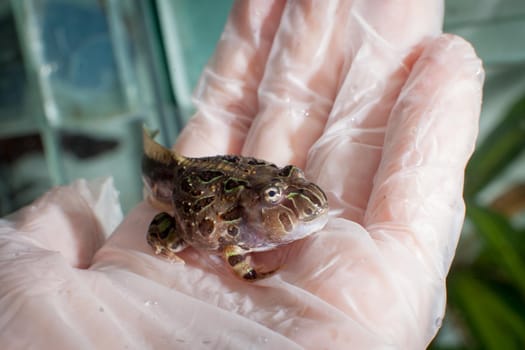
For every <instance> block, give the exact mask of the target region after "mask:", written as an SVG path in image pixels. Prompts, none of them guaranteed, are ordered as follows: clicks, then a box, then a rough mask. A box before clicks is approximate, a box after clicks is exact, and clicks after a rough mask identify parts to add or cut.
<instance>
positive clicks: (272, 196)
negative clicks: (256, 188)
mask: <svg viewBox="0 0 525 350" xmlns="http://www.w3.org/2000/svg"><path fill="white" fill-rule="evenodd" d="M281 196H282V191H281V188H279V187H277V186H271V187H268V188H267V189H266V190H264V200H266V201H267V202H268V203H272V204H274V203H277V202H278V201H280V200H281Z"/></svg>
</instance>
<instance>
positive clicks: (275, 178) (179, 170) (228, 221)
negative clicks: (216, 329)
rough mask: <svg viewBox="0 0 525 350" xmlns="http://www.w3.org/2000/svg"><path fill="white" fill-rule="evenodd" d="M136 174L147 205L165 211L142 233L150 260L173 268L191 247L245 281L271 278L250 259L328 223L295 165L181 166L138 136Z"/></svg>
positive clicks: (220, 159)
mask: <svg viewBox="0 0 525 350" xmlns="http://www.w3.org/2000/svg"><path fill="white" fill-rule="evenodd" d="M142 173H143V179H144V182H145V184H146V186H147V188H148V189H149V191H150V193H151V197H152V199H153V202H155V203H157V205H158V206H160V207H163V208H165V209H167V210H166V211H168V212H161V213H160V214H158V215H157V216H155V218H154V219H153V221H152V222H151V224H150V226H149V229H148V233H147V241H148V243H149V245H150V246H151V247H152V248H153V249H154V251H155V253H156V254H160V255H162V256H164V257H166V258H168V259H171V260H179V259H180V258H178V257H177V255H176V253H177V252H179V251H181V250H182V249H184V248H185V247H186V246H188V245H190V246H192V247H194V248H196V249H200V250H206V251H209V252H212V253H215V254H219V255H221V256H222V257H223V259H224V260H225V261H226V263H227V265H228V266H229V267H230V268H231V269H232V270H233V272H234V273H235V274H236V275H237V276H238V277H240V278H242V279H244V280H247V281H254V280H258V279H261V278H264V277H267V276H269V275H270V274H271V273H273V272H274V271H275V270H273V271H259V270H258V269H257V268H256V267H255V266H252V263H251V259H250V256H249V253H251V252H259V251H266V250H271V249H273V248H276V247H278V246H281V245H284V244H288V243H290V242H293V241H296V240H298V239H301V238H304V237H306V236H308V235H310V234H312V233H314V232H316V231H319V230H320V229H321V228H322V227H323V226H324V225H325V224H326V222H327V212H328V203H327V198H326V195H325V194H324V192H323V191H322V190H321V188H320V187H319V186H317V185H316V184H314V183H312V182H310V181H308V180H306V179H305V177H304V174H303V172H302V171H301V170H300V169H299V168H297V167H295V166H293V165H288V166H285V167H282V168H279V167H277V166H276V165H275V164H272V163H269V162H266V161H263V160H259V159H255V158H249V157H240V156H236V155H223V156H214V157H203V158H187V157H183V156H181V155H179V154H177V153H175V152H173V151H171V150H169V149H167V148H165V147H163V146H161V145H159V144H158V143H156V142H155V141H153V139H152V137H151V136H150V135H149V133H148V132H147V131H146V130H144V156H143V160H142Z"/></svg>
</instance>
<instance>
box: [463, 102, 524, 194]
mask: <svg viewBox="0 0 525 350" xmlns="http://www.w3.org/2000/svg"><path fill="white" fill-rule="evenodd" d="M523 149H525V96H524V97H522V98H521V99H519V100H518V102H517V103H515V104H514V105H513V106H512V107H511V108H510V110H509V112H508V113H507V114H506V115H505V117H504V118H503V119H502V121H501V122H500V123H499V124H498V126H497V127H496V128H495V129H494V130H493V131H492V132H491V133H490V134H489V135H488V136H487V138H486V139H485V140H484V141H483V143H482V144H481V145H480V146H479V147H478V149H477V150H476V152H474V154H473V155H472V158H471V159H470V162H469V164H468V166H467V170H466V177H465V178H466V180H465V196H467V197H472V196H473V195H475V194H476V193H477V192H478V191H479V190H481V189H482V188H483V187H484V186H485V185H487V184H488V183H489V182H490V181H492V180H493V179H494V178H495V177H496V176H497V175H498V174H500V172H501V171H502V170H503V169H505V168H506V167H507V166H508V165H509V164H510V163H511V162H512V161H513V160H514V159H515V158H516V157H517V156H518V155H519V154H520V153H521V151H522V150H523Z"/></svg>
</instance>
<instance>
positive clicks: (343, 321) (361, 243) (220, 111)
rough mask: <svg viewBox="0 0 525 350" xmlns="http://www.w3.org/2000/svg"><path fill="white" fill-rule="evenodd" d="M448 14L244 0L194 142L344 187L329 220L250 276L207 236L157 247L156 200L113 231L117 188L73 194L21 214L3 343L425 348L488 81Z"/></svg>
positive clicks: (188, 135)
mask: <svg viewBox="0 0 525 350" xmlns="http://www.w3.org/2000/svg"><path fill="white" fill-rule="evenodd" d="M441 12H442V3H441V1H430V0H429V1H408V0H407V1H404V2H397V3H395V4H394V3H389V4H388V5H386V4H385V3H383V2H379V3H376V2H370V1H362V2H359V1H354V2H352V1H327V2H315V1H312V2H307V1H303V2H287V3H285V2H282V1H263V2H260V3H257V2H247V1H244V2H243V1H239V2H237V3H236V4H235V5H234V8H233V10H232V14H231V15H230V18H229V21H228V24H227V26H226V28H225V31H224V34H223V36H222V37H221V40H220V42H219V44H218V47H217V51H216V53H215V55H214V57H213V59H212V60H211V61H210V63H209V65H208V67H207V68H206V69H205V71H204V74H203V78H202V79H201V83H200V85H199V87H198V89H197V91H196V98H195V104H196V107H197V113H196V115H195V116H194V117H193V118H192V119H191V121H190V122H189V124H188V125H187V127H186V128H185V130H184V131H183V133H182V134H181V135H180V137H179V139H178V142H177V144H176V146H175V147H176V148H177V150H178V151H180V152H181V153H182V154H184V155H187V156H203V155H210V154H226V153H241V154H244V155H250V156H255V157H258V158H263V159H266V160H269V161H272V162H275V163H277V164H280V165H284V164H288V163H293V164H295V165H298V166H300V167H302V168H304V169H305V172H306V176H307V177H308V178H309V179H311V180H313V181H315V182H316V183H318V184H319V185H320V186H321V187H322V188H323V189H324V190H325V192H326V193H327V195H328V198H329V204H330V208H331V211H330V220H329V222H328V224H327V226H326V227H325V228H324V229H323V230H322V231H320V232H319V233H317V234H316V235H314V236H312V237H309V238H307V239H305V240H302V241H299V242H295V243H293V244H290V245H287V246H284V247H281V248H279V249H277V250H275V251H272V252H267V253H261V254H258V256H256V257H255V258H256V259H258V260H259V261H260V262H261V263H263V264H264V263H268V262H269V263H275V262H278V263H279V264H281V263H282V264H283V266H282V268H281V269H280V270H279V271H278V272H277V273H276V274H275V275H273V276H272V277H270V278H268V279H265V280H262V281H260V282H257V283H247V282H245V281H242V280H239V279H237V278H235V277H233V276H232V275H231V274H229V273H228V272H227V270H226V269H225V268H224V266H223V264H222V263H221V262H220V261H217V260H216V259H214V258H213V257H208V256H207V255H206V254H204V253H201V252H198V251H196V250H193V249H191V248H189V249H186V250H185V251H183V252H181V253H180V256H181V258H182V259H184V261H185V262H186V263H185V264H178V263H169V262H167V261H165V260H163V259H161V258H159V257H157V256H155V255H154V254H153V251H152V250H151V249H150V247H149V246H148V245H147V243H146V240H145V233H146V231H147V227H148V224H149V222H150V221H151V219H152V217H153V216H154V215H155V213H156V210H155V209H154V208H152V207H151V206H150V205H149V204H148V203H146V202H143V203H140V204H139V205H138V206H137V207H136V208H135V209H134V210H132V212H131V213H130V214H129V215H128V216H127V217H126V218H124V220H123V222H122V223H121V224H120V225H119V227H118V228H117V229H116V230H115V231H114V232H113V234H112V235H111V236H110V238H109V239H107V240H105V239H104V237H103V235H102V232H103V231H104V229H103V228H104V227H105V226H104V225H105V224H104V223H105V222H107V221H108V220H110V218H109V217H108V215H107V213H108V210H105V209H103V208H102V209H101V206H103V205H104V204H106V205H107V206H108V207H111V203H112V199H111V198H109V197H111V194H112V193H113V192H112V190H111V186H110V184H109V183H106V184H105V185H104V186H102V190H100V189H99V191H98V192H97V191H94V190H92V191H90V190H89V189H88V188H87V187H86V186H85V184H84V183H77V184H76V185H73V186H70V187H65V188H60V189H57V190H54V191H53V192H51V193H50V194H48V195H47V196H45V197H44V198H42V199H41V200H40V201H38V202H37V203H36V204H35V206H33V209H31V208H27V209H25V210H23V211H21V212H20V213H19V214H18V216H16V217H14V218H13V219H12V221H11V223H8V222H6V223H4V225H3V226H2V232H3V234H2V236H1V237H2V238H1V239H2V242H4V243H3V244H2V246H1V247H0V254H1V256H2V257H3V258H2V259H0V264H1V265H2V266H0V271H2V277H1V279H2V283H1V284H0V285H1V286H2V287H0V295H1V296H2V298H1V299H0V302H1V303H2V304H3V305H2V307H4V310H10V311H9V312H4V313H3V315H1V316H0V323H1V324H2V327H1V328H0V330H1V332H2V333H1V334H2V337H1V338H2V339H6V341H9V342H10V343H9V344H14V345H17V344H27V342H29V343H34V342H37V341H38V342H42V343H41V344H46V342H48V343H47V344H49V345H51V344H52V343H51V341H53V339H54V338H53V337H52V336H54V337H55V338H56V339H60V341H61V343H60V344H59V345H62V346H63V347H64V348H71V347H74V348H79V347H82V346H84V347H86V348H93V347H96V348H117V347H123V346H127V347H129V348H145V347H153V348H163V347H169V346H171V347H176V348H192V349H194V348H201V347H203V348H205V347H210V348H225V349H226V348H228V349H232V348H246V347H250V346H251V347H255V348H266V347H268V348H279V349H284V348H286V349H292V348H300V347H306V348H315V349H318V348H330V349H334V348H358V349H373V348H402V349H407V348H416V349H417V348H423V347H425V346H426V345H427V344H428V342H429V341H430V340H431V339H432V337H433V336H434V335H435V333H436V332H437V330H438V328H439V326H440V320H441V318H442V315H443V312H444V305H445V277H446V274H447V272H448V269H449V266H450V263H451V260H452V257H453V254H454V250H455V246H456V243H457V240H458V237H459V232H460V229H461V225H462V219H463V215H464V204H463V200H462V184H463V170H464V167H465V164H466V162H467V160H468V157H469V156H470V154H471V152H472V149H473V146H474V141H475V137H476V133H477V118H478V116H479V108H480V100H481V85H482V78H483V71H482V68H481V64H480V61H479V59H478V58H477V57H476V55H475V53H474V51H473V50H472V48H471V47H470V45H469V44H468V43H466V42H464V41H463V40H462V39H460V38H457V37H453V36H449V35H441V34H440V26H441ZM391 14H392V15H391ZM404 15H406V17H404ZM104 194H106V195H109V197H105V196H104ZM34 208H37V209H38V210H35V209H34ZM104 213H105V214H106V217H105V218H104V217H103V216H104V215H103V214H104ZM57 251H58V253H57ZM15 311H16V312H15ZM28 324H29V325H30V326H28ZM28 335H29V337H28V338H27V340H23V339H26V338H23V337H27V336H28ZM51 335H52V336H51ZM18 336H20V337H22V338H21V339H22V340H17V339H18V338H17V337H18ZM2 341H3V340H2ZM17 342H18V343H17ZM24 342H26V343H24ZM79 344H80V346H79ZM55 345H56V343H55ZM40 347H43V346H40Z"/></svg>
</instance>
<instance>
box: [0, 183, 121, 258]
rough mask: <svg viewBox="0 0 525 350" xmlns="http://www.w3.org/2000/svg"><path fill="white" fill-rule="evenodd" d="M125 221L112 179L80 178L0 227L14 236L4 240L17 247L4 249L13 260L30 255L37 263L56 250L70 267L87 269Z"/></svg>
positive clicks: (45, 197)
mask: <svg viewBox="0 0 525 350" xmlns="http://www.w3.org/2000/svg"><path fill="white" fill-rule="evenodd" d="M121 218H122V212H121V210H120V205H119V204H118V198H117V194H116V190H115V188H114V186H113V182H112V180H111V179H105V180H103V181H98V182H97V181H93V182H91V183H87V182H86V181H85V180H78V181H75V182H74V183H73V184H71V185H69V186H61V187H56V188H54V189H52V190H50V191H49V192H47V193H46V194H45V195H43V196H42V197H41V198H39V199H37V200H36V201H35V202H34V203H32V204H31V205H29V206H27V207H24V208H23V209H21V210H19V211H18V212H16V213H14V214H12V215H11V216H9V217H8V220H9V222H10V224H8V222H7V221H3V222H2V223H0V231H4V230H5V232H10V234H9V235H5V236H3V237H2V238H3V240H4V242H8V241H10V242H11V243H13V244H5V245H4V244H1V243H0V246H3V248H5V249H6V251H4V253H6V254H9V255H13V256H14V257H17V256H18V255H19V254H20V255H21V254H26V253H27V254H29V255H27V257H30V256H31V255H33V257H34V258H35V259H38V257H39V256H40V255H46V254H47V253H50V254H51V253H53V254H56V252H58V253H59V254H60V255H61V256H62V258H63V259H65V261H67V263H68V264H70V265H71V266H74V267H77V268H86V267H88V266H89V265H90V263H91V259H92V257H93V255H94V254H95V252H96V251H97V250H98V249H99V248H100V247H101V246H102V244H103V243H104V241H105V238H106V236H108V235H109V234H110V232H111V231H112V230H113V228H114V227H115V226H116V224H117V223H118V221H120V220H121ZM0 236H2V235H1V234H0ZM27 238H29V239H27ZM15 242H16V243H15ZM9 250H10V251H9ZM51 255H52V254H51Z"/></svg>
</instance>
